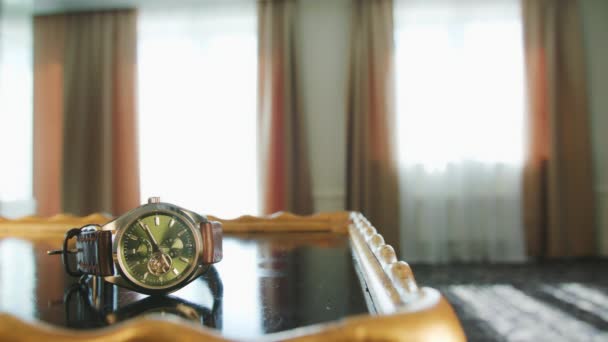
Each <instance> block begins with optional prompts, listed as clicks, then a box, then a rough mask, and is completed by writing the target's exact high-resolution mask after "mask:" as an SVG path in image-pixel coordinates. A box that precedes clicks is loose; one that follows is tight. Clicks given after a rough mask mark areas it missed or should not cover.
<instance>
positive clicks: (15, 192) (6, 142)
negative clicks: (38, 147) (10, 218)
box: [0, 8, 33, 215]
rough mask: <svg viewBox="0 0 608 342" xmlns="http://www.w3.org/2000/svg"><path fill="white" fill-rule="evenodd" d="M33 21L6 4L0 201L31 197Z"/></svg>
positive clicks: (0, 62)
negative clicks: (10, 8)
mask: <svg viewBox="0 0 608 342" xmlns="http://www.w3.org/2000/svg"><path fill="white" fill-rule="evenodd" d="M31 25H32V22H31V17H30V16H29V14H28V13H27V12H23V13H20V12H18V11H10V12H9V11H8V8H7V13H5V14H4V15H3V16H2V18H0V32H1V34H2V36H1V37H0V38H1V39H0V127H1V131H0V132H1V133H0V146H2V168H1V170H0V202H17V201H30V200H31V199H32V118H33V115H32V113H33V108H32V103H33V70H32V26H31ZM15 204H17V203H15ZM23 204H25V202H23ZM28 206H30V207H31V204H30V205H28ZM2 209H3V208H2V205H1V204H0V215H3V214H6V213H2ZM30 210H33V208H30ZM18 211H19V212H21V210H18ZM9 214H10V213H9ZM23 214H32V212H31V211H29V210H28V212H23Z"/></svg>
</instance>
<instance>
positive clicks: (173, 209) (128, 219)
mask: <svg viewBox="0 0 608 342" xmlns="http://www.w3.org/2000/svg"><path fill="white" fill-rule="evenodd" d="M155 213H159V214H163V213H164V214H167V215H171V216H176V217H177V218H179V219H180V220H182V221H183V222H184V223H185V224H186V226H187V228H188V229H190V230H191V231H192V233H193V236H194V240H195V248H196V250H195V255H196V260H195V261H193V263H192V264H191V265H190V266H189V267H188V268H187V269H186V271H184V272H183V273H184V275H183V276H182V277H181V279H180V280H179V281H177V282H176V283H173V284H167V285H163V286H151V285H147V284H144V283H142V282H140V281H138V280H137V279H135V278H134V277H133V276H132V275H131V274H130V273H129V272H128V271H127V268H126V266H125V265H124V264H123V260H122V259H123V258H122V251H121V249H120V248H118V246H120V243H121V241H122V239H123V236H124V232H125V231H126V228H127V227H130V226H131V225H132V224H133V223H135V221H136V220H138V219H139V218H141V217H143V216H148V215H151V214H155ZM197 221H200V219H197V217H195V216H194V214H193V213H191V212H189V211H186V210H185V209H182V208H180V207H178V206H176V205H173V204H169V203H152V204H146V205H143V206H140V207H137V208H135V209H133V210H131V211H129V212H128V213H126V214H125V215H123V216H121V217H119V218H118V219H116V220H115V221H112V222H110V223H108V225H106V226H104V228H103V229H104V230H105V229H112V230H116V235H115V237H114V242H113V243H112V255H113V259H114V265H115V266H116V267H115V269H116V270H118V273H119V274H120V276H121V277H122V278H123V279H125V280H126V281H128V282H129V283H130V284H131V286H133V287H134V290H135V291H138V292H142V293H146V294H164V293H170V292H172V291H175V290H177V289H179V288H181V287H183V286H184V285H186V284H188V283H189V282H190V281H191V280H192V276H193V275H194V274H195V272H196V271H197V270H198V269H199V265H200V264H201V256H202V254H203V240H202V236H201V232H200V228H199V227H198V226H197Z"/></svg>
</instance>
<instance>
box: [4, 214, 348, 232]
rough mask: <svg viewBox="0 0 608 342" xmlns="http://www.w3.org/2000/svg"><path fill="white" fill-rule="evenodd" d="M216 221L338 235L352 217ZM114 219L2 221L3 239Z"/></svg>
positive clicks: (230, 227)
mask: <svg viewBox="0 0 608 342" xmlns="http://www.w3.org/2000/svg"><path fill="white" fill-rule="evenodd" d="M209 219H211V220H213V221H220V222H222V226H223V230H224V232H225V233H256V232H335V233H343V234H346V233H347V229H348V224H349V223H350V213H349V212H347V211H342V212H334V213H319V214H315V215H310V216H299V215H294V214H291V213H285V212H278V213H275V214H272V215H269V216H261V217H256V216H250V215H246V216H241V217H238V218H235V219H222V218H218V217H215V216H209ZM110 220H112V217H110V216H107V215H104V214H100V213H96V214H91V215H89V216H81V217H78V216H73V215H70V214H59V215H55V216H52V217H39V216H26V217H22V218H19V219H7V218H3V217H0V237H6V236H14V237H24V238H32V239H36V238H51V237H58V238H59V237H63V235H64V234H65V232H66V230H68V229H70V228H74V227H80V226H83V225H86V224H104V223H107V222H109V221H110Z"/></svg>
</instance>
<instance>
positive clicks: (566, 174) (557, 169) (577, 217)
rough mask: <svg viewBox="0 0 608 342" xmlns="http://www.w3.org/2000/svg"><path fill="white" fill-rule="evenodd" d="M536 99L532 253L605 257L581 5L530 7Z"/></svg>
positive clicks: (529, 181)
mask: <svg viewBox="0 0 608 342" xmlns="http://www.w3.org/2000/svg"><path fill="white" fill-rule="evenodd" d="M522 10H523V11H522V12H523V18H524V33H525V34H524V38H525V52H526V54H525V56H526V81H527V84H526V85H527V88H526V90H527V95H528V96H527V98H528V103H527V105H528V116H527V120H528V125H527V127H528V130H527V153H526V159H525V170H526V172H525V187H524V195H525V196H524V211H525V225H526V238H527V248H528V253H529V254H530V255H533V256H546V257H565V256H587V255H594V254H596V253H597V251H598V250H597V249H598V246H597V242H596V241H597V233H596V230H595V222H594V209H595V204H594V194H593V175H592V160H591V147H590V133H591V132H590V130H589V115H588V112H589V111H588V106H587V91H586V83H585V68H584V54H583V46H582V32H581V31H582V28H581V19H580V13H579V2H578V1H556V0H534V1H523V8H522Z"/></svg>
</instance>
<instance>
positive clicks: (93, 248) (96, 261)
mask: <svg viewBox="0 0 608 342" xmlns="http://www.w3.org/2000/svg"><path fill="white" fill-rule="evenodd" d="M72 238H76V249H72V250H70V249H68V243H69V241H70V240H71V239H72ZM48 254H62V260H63V264H64V267H65V270H66V272H67V273H68V274H69V275H72V276H82V275H91V276H99V277H102V278H103V279H104V280H105V281H106V282H109V283H112V284H116V285H118V286H122V287H125V288H128V289H130V290H134V291H137V292H141V293H145V294H164V293H170V292H173V291H175V290H178V289H180V288H182V287H183V286H185V285H187V284H188V283H190V282H191V281H193V280H194V279H196V278H197V277H199V276H200V275H202V274H203V273H205V271H206V270H207V269H208V268H209V266H210V265H211V264H213V263H216V262H219V261H220V260H221V259H222V225H221V223H219V222H215V221H209V220H208V219H207V218H206V217H205V216H202V215H199V214H197V213H195V212H192V211H190V210H186V209H183V208H180V207H178V206H176V205H173V204H169V203H162V202H160V198H159V197H151V198H149V199H148V203H147V204H145V205H142V206H140V207H137V208H135V209H133V210H131V211H129V212H127V213H126V214H124V215H122V216H120V217H118V218H116V219H115V220H113V221H111V222H108V223H106V224H105V225H103V226H100V225H96V224H91V225H86V226H84V227H81V228H74V229H70V230H69V231H68V232H67V233H66V236H65V239H64V242H63V248H62V249H61V250H54V251H49V252H48ZM70 254H75V255H76V258H75V259H76V266H75V269H74V267H73V266H71V265H70V264H71V263H70V260H69V257H68V255H70Z"/></svg>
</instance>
